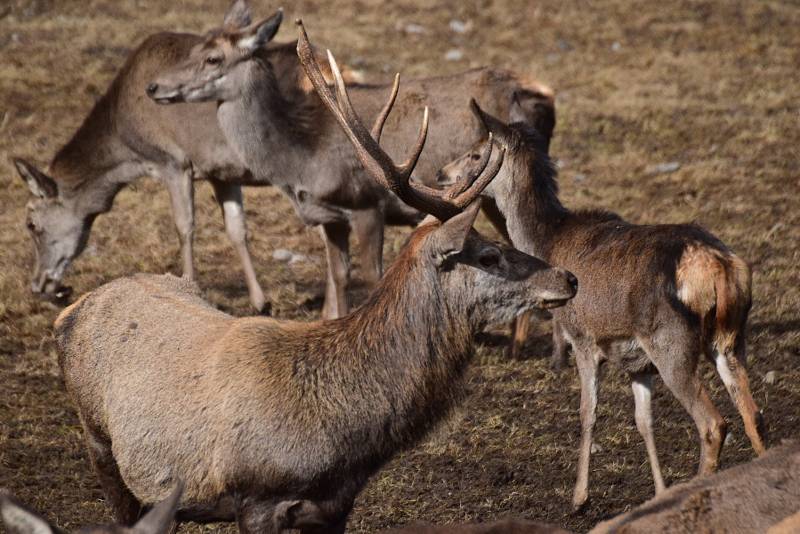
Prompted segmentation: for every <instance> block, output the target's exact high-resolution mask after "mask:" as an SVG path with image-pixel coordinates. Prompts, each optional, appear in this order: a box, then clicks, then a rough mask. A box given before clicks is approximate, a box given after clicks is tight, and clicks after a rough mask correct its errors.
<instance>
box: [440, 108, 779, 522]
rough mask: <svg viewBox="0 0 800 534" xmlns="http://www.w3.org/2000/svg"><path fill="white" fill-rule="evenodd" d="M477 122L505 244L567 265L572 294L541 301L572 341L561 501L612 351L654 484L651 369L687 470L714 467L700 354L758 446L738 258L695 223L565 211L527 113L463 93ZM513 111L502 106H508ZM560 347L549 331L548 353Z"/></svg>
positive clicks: (716, 446) (584, 467) (580, 490)
mask: <svg viewBox="0 0 800 534" xmlns="http://www.w3.org/2000/svg"><path fill="white" fill-rule="evenodd" d="M472 110H473V112H474V114H475V116H476V118H477V119H478V122H480V123H481V124H483V126H484V128H485V129H486V131H487V132H489V133H491V134H492V135H493V136H494V139H495V140H496V141H497V142H499V143H500V144H501V145H502V146H503V147H505V148H506V149H507V155H506V157H505V163H504V164H503V167H502V169H501V170H500V172H499V173H498V176H497V178H496V179H495V180H494V181H493V182H492V184H491V185H490V186H489V187H487V188H486V191H485V192H484V194H485V195H487V196H490V197H491V198H493V199H494V201H495V202H496V204H497V207H498V209H499V212H500V213H501V214H502V215H503V217H504V218H505V225H506V227H507V232H508V235H509V236H510V238H511V241H512V243H513V244H514V246H515V247H518V248H519V249H520V250H523V251H525V252H527V253H528V254H532V255H535V256H537V257H540V258H543V259H545V260H546V261H548V262H550V263H552V264H554V265H559V266H562V267H564V268H567V269H569V270H570V271H572V272H573V273H575V275H576V276H577V277H578V279H579V280H580V282H581V290H580V291H579V292H578V296H577V297H576V298H575V299H573V300H572V301H570V303H569V304H568V305H567V306H565V307H564V308H562V309H559V310H554V312H553V319H554V322H553V331H554V333H555V337H556V338H557V341H558V338H562V339H563V340H565V341H566V342H568V343H569V344H570V345H572V348H573V350H574V352H575V359H576V362H577V367H578V372H579V375H580V381H581V409H580V413H581V430H582V432H581V443H580V457H579V462H578V480H577V484H576V486H575V493H574V497H573V503H574V505H575V506H576V507H578V506H581V505H583V504H584V503H585V502H586V500H587V498H588V476H589V456H590V451H591V445H592V429H593V427H594V422H595V417H596V416H595V411H596V407H597V389H598V367H599V365H600V364H601V363H602V362H603V361H605V360H607V359H613V360H616V361H618V363H620V364H621V366H622V368H623V369H624V370H626V371H627V372H628V373H629V374H630V377H631V381H632V388H633V394H634V401H635V408H636V411H635V413H636V426H637V428H638V429H639V432H640V433H641V435H642V437H643V438H644V442H645V445H646V447H647V453H648V457H649V459H650V466H651V468H652V472H653V479H654V482H655V488H656V493H657V494H658V493H661V492H662V491H663V490H664V481H663V478H662V476H661V469H660V467H659V463H658V456H657V454H656V446H655V441H654V438H653V430H652V415H651V410H650V400H651V390H652V376H653V375H654V374H656V373H657V374H660V375H661V378H662V379H663V380H664V383H665V384H666V385H667V387H668V388H669V389H670V391H672V393H673V394H674V395H675V397H676V398H677V399H678V401H680V403H681V405H682V406H683V407H684V408H685V409H686V411H687V412H689V414H690V415H691V417H692V419H693V420H694V423H695V425H696V426H697V431H698V433H699V436H700V445H701V458H700V466H699V473H700V474H707V473H710V472H712V471H714V470H715V469H716V467H717V463H718V460H719V454H720V450H721V447H722V443H723V440H724V438H725V433H726V424H725V421H724V420H723V419H722V416H721V415H720V414H719V412H718V411H717V409H716V408H715V407H714V405H713V404H712V402H711V399H710V398H709V396H708V393H707V391H706V389H705V387H704V386H703V384H702V383H701V381H700V376H699V370H698V362H699V357H700V355H701V354H705V355H706V356H707V357H708V358H709V359H710V360H711V361H712V362H713V363H714V364H715V365H716V367H717V371H718V372H719V375H720V377H721V378H722V381H723V382H724V383H725V387H726V388H727V389H728V392H729V393H730V396H731V398H732V399H733V402H734V403H735V405H736V407H737V408H738V410H739V413H740V414H741V416H742V418H743V420H744V425H745V430H746V432H747V436H748V437H749V438H750V441H751V443H752V445H753V449H755V451H756V453H757V454H761V453H763V452H764V438H763V420H762V416H761V413H760V412H759V411H758V408H757V407H756V404H755V402H754V401H753V397H752V395H751V393H750V386H749V382H748V378H747V371H746V367H745V331H744V330H745V324H746V322H747V314H748V312H749V310H750V303H751V297H750V277H751V275H750V269H749V268H748V266H747V264H746V263H745V262H744V261H743V260H742V259H741V258H739V257H738V256H736V255H735V254H734V253H733V252H731V251H730V249H729V248H728V247H726V246H725V245H724V244H723V243H722V242H721V241H720V240H719V239H717V238H716V237H714V236H713V235H711V234H710V233H709V232H707V231H705V230H703V229H702V228H700V227H698V226H695V225H635V224H631V223H628V222H626V221H624V220H622V219H621V218H620V217H618V216H617V215H615V214H613V213H609V212H606V211H596V210H595V211H571V210H569V209H567V208H566V207H564V206H563V205H562V204H561V202H560V201H559V199H558V186H557V183H556V173H555V169H554V168H553V166H552V165H551V163H550V160H549V158H548V156H547V153H546V150H545V149H546V145H545V144H544V140H543V139H542V137H541V136H540V135H539V134H538V133H537V132H536V131H535V130H534V129H532V128H530V127H529V126H528V125H526V124H524V123H521V122H517V123H512V124H511V125H508V124H506V123H504V122H503V121H501V120H499V119H497V118H496V117H493V116H492V115H490V114H488V113H486V112H484V111H483V110H482V109H481V108H480V107H478V105H477V104H476V103H475V102H473V103H472ZM514 114H515V113H514V112H513V110H512V116H513V115H514ZM480 146H481V142H478V143H477V144H476V145H475V146H474V147H473V149H472V150H471V151H469V152H467V153H466V154H465V155H463V156H462V157H461V158H459V159H458V160H456V161H454V162H453V163H451V164H449V165H448V166H446V167H445V168H444V169H443V170H442V171H441V175H440V177H439V180H438V182H439V183H441V184H447V183H449V182H451V181H452V180H453V179H454V177H456V176H458V175H460V174H461V173H464V172H467V171H469V170H470V169H472V168H473V167H474V162H473V160H472V158H473V157H474V155H475V154H476V153H477V152H476V150H477V149H478V148H479V147H480ZM561 351H563V347H561V346H559V343H558V342H557V343H556V354H557V357H560V355H561Z"/></svg>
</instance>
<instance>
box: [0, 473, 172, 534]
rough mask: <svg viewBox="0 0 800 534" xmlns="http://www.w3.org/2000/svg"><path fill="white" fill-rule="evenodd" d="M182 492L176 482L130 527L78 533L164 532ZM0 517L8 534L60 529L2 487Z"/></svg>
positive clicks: (40, 533) (51, 532) (47, 533)
mask: <svg viewBox="0 0 800 534" xmlns="http://www.w3.org/2000/svg"><path fill="white" fill-rule="evenodd" d="M182 491H183V488H182V486H181V484H178V485H176V486H175V489H174V490H172V493H170V494H169V495H168V496H167V497H166V498H165V499H164V500H163V501H161V502H159V503H157V504H156V505H155V506H153V507H152V509H150V510H149V511H148V512H147V513H146V514H145V515H144V516H143V517H142V518H141V519H139V520H138V521H136V523H135V524H134V525H133V526H132V527H125V526H120V525H103V526H94V527H83V528H81V529H80V530H78V532H79V533H80V534H167V533H168V532H170V530H171V528H172V525H173V520H174V518H175V511H176V510H177V508H178V502H179V500H180V497H181V492H182ZM0 517H2V520H3V524H5V526H6V529H7V531H8V533H9V534H58V533H60V532H63V531H62V530H61V529H59V528H58V527H56V526H55V525H53V524H51V523H50V522H48V521H47V519H45V518H44V517H42V516H41V515H39V514H37V513H36V512H34V511H33V510H30V509H29V508H27V507H26V506H24V505H23V504H22V503H20V502H19V501H17V500H16V499H15V498H14V497H12V496H11V494H9V493H7V492H4V491H3V490H2V489H0Z"/></svg>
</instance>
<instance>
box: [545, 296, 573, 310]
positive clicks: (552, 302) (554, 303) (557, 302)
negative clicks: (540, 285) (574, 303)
mask: <svg viewBox="0 0 800 534" xmlns="http://www.w3.org/2000/svg"><path fill="white" fill-rule="evenodd" d="M570 298H572V297H570ZM570 298H563V299H543V300H541V301H539V307H540V308H542V309H544V310H550V309H553V308H560V307H561V306H565V305H566V304H567V302H569V301H570Z"/></svg>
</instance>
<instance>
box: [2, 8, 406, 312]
mask: <svg viewBox="0 0 800 534" xmlns="http://www.w3.org/2000/svg"><path fill="white" fill-rule="evenodd" d="M249 24H250V11H249V8H248V6H247V3H246V2H245V1H244V0H236V1H235V2H233V4H232V5H231V7H230V9H229V10H228V12H227V14H226V15H225V20H224V23H223V26H224V27H225V28H228V29H229V30H231V31H232V29H233V28H240V27H245V26H247V25H249ZM203 40H204V37H202V36H199V35H192V34H186V33H167V32H162V33H157V34H154V35H151V36H150V37H148V38H147V39H145V41H144V42H143V43H142V44H141V45H140V46H139V47H138V48H137V49H136V50H135V51H134V52H133V53H131V55H130V56H129V57H128V59H127V61H126V62H125V65H124V66H123V67H122V69H120V71H119V73H118V74H117V76H116V78H115V79H114V81H113V82H112V83H111V86H110V87H109V88H108V90H107V91H106V93H105V95H103V97H102V98H100V100H99V101H98V102H97V103H96V104H95V106H94V108H93V109H92V111H91V113H89V115H88V117H86V119H85V120H84V121H83V124H82V125H81V127H80V128H79V129H78V131H77V132H75V134H74V135H73V136H72V138H71V139H70V141H69V142H68V143H67V144H66V145H65V146H64V147H63V148H61V150H59V151H58V153H57V154H56V156H55V158H53V161H52V163H51V164H50V168H49V172H50V175H48V174H45V173H44V172H42V171H40V170H39V169H37V168H36V167H35V166H34V165H32V164H31V163H29V162H27V161H25V160H23V159H20V158H15V159H14V164H15V166H16V168H17V171H18V173H19V175H20V176H21V177H22V179H23V180H24V181H25V182H26V183H27V184H28V187H29V189H30V191H31V193H32V195H33V199H32V201H31V202H30V203H29V204H28V210H27V226H28V229H29V231H30V234H31V237H32V239H33V241H34V245H35V252H36V266H35V269H34V274H33V277H32V281H31V289H32V290H33V292H34V293H36V294H39V295H41V296H44V297H47V298H57V299H59V300H64V299H66V298H67V297H69V295H70V293H71V289H70V288H69V287H67V286H64V285H63V283H62V280H63V277H64V274H65V272H66V270H67V268H68V267H69V266H70V264H71V263H72V261H73V260H74V259H75V258H76V257H77V256H78V255H79V254H80V253H81V252H82V251H83V249H84V248H85V246H86V243H87V241H88V239H89V233H90V231H91V228H92V224H93V222H94V220H95V218H96V217H97V216H98V215H100V214H102V213H105V212H107V211H109V210H110V209H111V206H112V204H113V202H114V197H115V196H116V195H117V193H118V192H119V191H120V190H121V189H122V188H123V187H125V186H126V185H128V184H130V183H131V182H133V181H134V180H136V179H138V178H139V177H141V176H144V175H149V176H152V177H154V178H157V179H158V180H160V181H161V182H163V183H164V185H165V186H166V188H167V191H168V192H169V195H170V200H171V203H172V212H173V217H174V219H175V225H176V227H177V230H178V236H179V237H180V242H181V257H182V266H183V275H184V276H186V277H188V278H190V279H193V278H194V266H193V251H192V241H193V235H194V186H193V184H192V182H193V180H201V179H202V180H208V181H209V182H210V183H211V186H212V187H213V189H214V195H215V197H216V200H217V202H218V203H219V206H220V208H221V209H222V214H223V217H224V219H225V229H226V232H227V234H228V237H229V238H230V240H231V242H232V244H233V246H234V249H235V250H236V252H237V254H238V256H239V258H240V260H241V262H242V267H243V269H244V275H245V281H246V282H247V287H248V291H249V294H250V302H251V303H252V305H253V307H254V308H255V309H256V310H257V311H259V312H262V311H267V310H268V307H269V303H267V302H266V299H265V298H264V292H263V291H262V289H261V286H260V285H259V283H258V279H257V277H256V273H255V269H254V268H253V262H252V260H251V258H250V253H249V251H248V246H247V231H246V226H245V213H244V207H243V199H242V185H269V182H267V181H264V180H260V179H257V178H256V177H255V176H253V174H252V173H251V172H250V170H249V169H248V168H247V167H246V165H245V164H244V162H243V161H242V160H241V158H240V157H239V156H238V155H237V154H236V152H235V151H234V150H232V149H231V147H230V145H228V143H227V142H226V140H225V136H224V135H223V134H222V131H221V130H220V128H219V125H218V123H217V116H216V105H215V104H214V103H207V104H202V105H194V106H169V107H165V106H158V105H156V104H155V103H154V102H153V101H152V100H150V99H149V98H146V97H145V95H144V90H145V87H146V86H147V84H148V83H149V82H150V80H152V79H153V77H154V76H156V74H157V73H158V72H161V71H163V70H164V69H167V68H170V67H172V66H174V65H175V64H177V63H178V62H180V61H181V60H184V59H185V58H186V57H187V56H188V54H189V52H190V50H191V49H192V48H193V47H194V46H196V45H197V44H199V43H202V42H203ZM258 53H259V55H260V57H261V58H262V60H263V61H265V62H267V63H269V64H270V65H271V66H272V68H273V70H274V73H275V79H276V83H277V84H278V85H279V87H280V90H281V94H282V95H283V97H284V99H285V103H286V106H287V107H302V106H304V105H305V104H304V102H305V101H306V100H307V99H308V98H312V97H310V96H309V95H308V93H309V92H313V89H312V88H311V86H310V85H309V84H308V80H307V79H306V77H305V75H303V74H302V69H300V66H299V64H298V63H297V54H296V53H295V43H285V44H276V45H271V46H270V47H269V49H266V50H260V51H259V52H258ZM326 74H328V73H326ZM346 76H347V74H346ZM313 98H315V97H313ZM387 207H388V210H387V214H386V215H387V217H388V218H389V221H390V222H391V223H399V224H413V223H415V222H416V220H418V219H416V216H415V214H413V213H412V211H411V210H409V209H408V208H407V207H405V206H404V205H402V203H401V202H399V201H395V202H390V203H389V205H388V206H387ZM357 230H359V231H360V227H358V228H357ZM359 236H361V234H359ZM359 240H360V241H366V238H362V237H359Z"/></svg>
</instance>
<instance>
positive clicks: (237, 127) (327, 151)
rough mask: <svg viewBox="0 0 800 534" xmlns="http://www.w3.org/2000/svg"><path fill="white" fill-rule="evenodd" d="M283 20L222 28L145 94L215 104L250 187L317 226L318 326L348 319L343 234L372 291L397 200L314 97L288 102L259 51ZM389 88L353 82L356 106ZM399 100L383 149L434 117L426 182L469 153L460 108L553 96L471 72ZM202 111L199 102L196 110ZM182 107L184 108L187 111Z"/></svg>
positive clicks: (499, 74)
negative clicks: (266, 191) (418, 121)
mask: <svg viewBox="0 0 800 534" xmlns="http://www.w3.org/2000/svg"><path fill="white" fill-rule="evenodd" d="M281 20H282V15H281V12H278V13H276V14H275V15H274V16H272V17H270V18H268V19H265V20H263V21H261V22H259V23H256V24H253V25H251V26H248V27H246V28H235V27H230V26H228V27H223V28H222V29H220V30H218V31H216V32H212V33H211V34H209V36H208V37H207V38H206V39H205V40H204V41H203V42H201V43H198V44H197V45H196V46H195V47H194V48H193V49H192V51H191V52H190V53H189V57H188V59H186V60H185V61H183V62H182V63H180V64H179V65H177V66H172V67H170V68H165V69H164V70H163V72H161V73H160V74H159V75H158V76H157V77H154V78H153V79H152V83H150V84H149V85H148V87H147V93H148V95H149V96H150V97H151V98H152V99H153V100H155V101H156V102H160V103H163V104H175V103H182V102H191V103H204V102H205V103H207V102H209V101H211V102H217V103H218V106H217V117H218V119H219V123H220V126H221V128H222V131H223V132H224V134H225V137H226V139H227V140H228V143H229V144H230V145H231V146H232V147H233V148H234V149H235V150H236V153H237V154H238V155H239V157H240V158H241V159H242V161H244V162H245V163H246V165H247V167H248V168H249V169H250V170H251V171H252V172H253V175H254V176H255V180H260V181H268V182H269V183H272V184H274V185H276V186H278V187H279V188H280V189H281V190H282V191H283V192H284V193H285V194H286V195H287V196H288V197H289V199H290V200H291V202H292V205H293V206H294V208H295V211H296V212H297V214H298V216H299V217H300V218H301V219H302V221H303V222H304V223H305V224H307V225H310V226H317V225H319V226H320V227H321V231H322V236H323V239H324V241H325V248H326V256H327V260H328V273H327V285H326V293H325V305H324V307H323V310H322V316H323V318H328V319H330V318H335V317H340V316H342V315H344V314H345V313H347V309H348V301H347V293H346V290H347V284H348V280H349V271H350V267H349V262H350V260H349V257H350V255H349V234H350V230H351V227H352V226H355V227H357V228H360V229H361V236H362V238H363V239H361V240H362V241H363V242H362V255H361V263H362V267H363V269H364V278H365V279H366V281H367V283H368V284H369V285H374V283H375V282H376V281H377V280H378V278H380V275H381V272H382V253H383V216H382V215H381V213H382V211H383V210H384V206H385V204H386V203H387V202H390V201H392V200H393V199H394V197H393V196H392V195H391V193H388V192H387V191H386V189H385V188H383V187H380V186H379V185H377V184H375V183H374V181H373V180H371V179H370V178H369V176H367V173H366V172H364V170H363V169H362V168H361V167H360V166H359V165H358V163H357V162H356V161H355V158H354V157H353V155H352V152H351V150H350V147H349V146H348V143H347V140H346V138H345V136H344V135H343V134H342V132H341V130H340V129H339V128H338V127H337V126H336V124H335V122H334V121H333V119H332V118H331V117H330V116H329V115H328V114H327V113H326V112H325V108H324V106H323V105H322V103H321V102H320V101H319V99H318V98H316V95H312V96H309V97H308V98H307V99H305V100H304V101H302V102H297V103H294V104H293V103H290V102H287V99H286V97H285V95H284V93H283V91H282V90H281V87H280V85H279V83H278V73H276V72H275V69H274V67H273V66H272V65H271V64H270V62H269V61H266V60H265V59H264V57H263V55H262V54H258V53H257V51H258V50H259V49H260V48H261V47H263V46H265V45H266V44H267V43H268V42H269V40H270V39H271V38H272V37H273V36H274V34H275V32H276V31H277V30H278V26H279V24H280V22H281ZM389 87H390V86H389V85H361V84H351V85H350V86H349V90H350V91H351V93H352V95H353V100H354V102H355V105H356V108H357V109H359V111H360V112H361V113H362V115H364V116H365V117H374V116H376V114H377V113H378V111H379V110H380V108H381V105H382V103H383V99H384V95H385V93H386V91H387V90H388V89H389ZM405 87H406V88H407V90H406V91H404V93H403V95H402V96H400V97H399V98H398V103H397V108H398V112H399V113H398V119H397V122H396V123H395V124H392V129H391V130H392V131H391V132H390V133H388V134H387V136H386V139H385V140H384V145H385V146H386V147H387V148H386V150H387V152H388V153H389V154H392V155H393V154H395V153H397V152H398V151H399V150H401V149H402V147H403V146H404V145H405V144H407V143H408V142H409V140H410V139H413V135H414V131H413V126H411V125H409V121H406V120H404V119H405V118H406V117H407V115H408V114H409V113H410V112H411V111H413V110H414V109H416V108H417V107H418V106H419V105H428V106H430V107H431V110H432V111H431V112H432V113H433V115H434V116H435V117H436V122H435V124H434V126H433V128H432V131H431V136H430V137H431V139H430V142H429V146H428V150H427V151H426V155H425V156H424V157H423V158H422V160H421V161H420V162H419V165H418V168H417V171H416V172H417V173H419V174H421V175H424V174H426V173H430V174H433V173H434V172H435V171H436V169H437V168H438V166H439V165H440V164H441V163H440V162H442V161H449V160H451V159H453V158H455V157H456V156H457V155H458V154H460V153H461V152H463V151H464V150H466V149H467V148H468V147H469V145H470V143H471V141H472V139H474V138H475V137H476V136H477V135H479V129H478V128H477V126H476V125H475V124H474V123H473V122H472V118H471V116H470V113H469V109H468V107H467V103H468V100H469V97H470V96H475V97H479V98H480V99H481V101H485V102H486V103H487V105H488V106H489V108H490V109H492V110H493V111H494V112H496V113H500V114H501V115H505V113H507V111H508V109H509V106H510V104H511V101H512V99H516V100H518V101H521V102H524V103H525V105H526V106H527V108H526V109H528V110H530V114H531V115H532V116H533V118H532V119H531V120H536V117H537V115H538V110H537V109H536V108H537V105H541V104H542V103H545V104H546V107H549V108H550V109H552V106H553V99H552V92H551V91H550V90H549V89H548V88H545V87H543V86H540V85H538V84H534V83H523V82H522V81H521V80H520V79H519V77H517V76H516V75H514V74H512V73H510V72H507V71H502V70H498V69H490V68H483V69H475V70H471V71H467V72H463V73H460V74H454V75H451V76H442V77H437V78H427V79H417V80H410V81H409V82H407V83H406V84H405ZM203 105H206V104H203ZM188 109H191V107H189V108H188Z"/></svg>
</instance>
